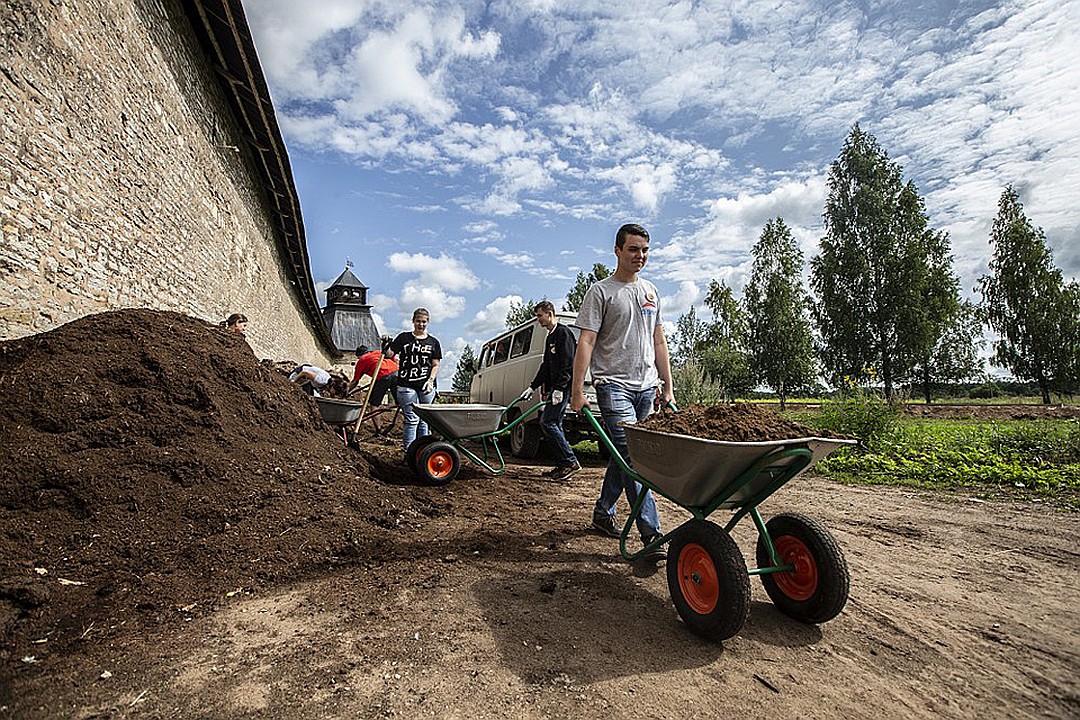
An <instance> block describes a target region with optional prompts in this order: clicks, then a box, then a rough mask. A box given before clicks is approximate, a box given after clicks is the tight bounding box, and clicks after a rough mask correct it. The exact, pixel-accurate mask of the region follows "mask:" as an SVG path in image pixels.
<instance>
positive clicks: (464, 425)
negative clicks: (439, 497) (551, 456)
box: [405, 401, 544, 485]
mask: <svg viewBox="0 0 1080 720" xmlns="http://www.w3.org/2000/svg"><path fill="white" fill-rule="evenodd" d="M543 406H544V401H540V402H538V403H536V404H535V405H534V406H532V407H531V408H529V409H528V410H526V411H525V412H523V413H521V414H520V415H518V416H517V417H515V418H514V419H513V420H511V421H510V422H507V421H506V413H507V411H508V410H509V409H510V408H509V407H503V406H502V405H490V404H486V403H473V404H452V403H446V404H435V403H418V404H415V405H413V410H414V411H416V414H417V415H419V416H420V419H421V420H423V421H424V422H426V423H427V425H428V428H429V429H430V430H431V431H432V432H431V434H428V435H422V436H420V437H418V438H416V439H415V440H413V441H412V443H410V444H409V447H408V448H407V449H406V450H405V459H406V461H407V462H408V464H409V467H410V468H411V469H412V471H413V472H415V473H416V474H417V475H418V476H420V478H421V479H422V480H424V481H425V482H427V483H429V484H431V485H446V484H447V483H449V482H450V481H451V480H453V479H454V478H455V477H457V474H458V472H460V470H461V456H462V455H464V456H465V457H467V458H468V459H469V460H471V461H472V462H473V463H474V464H476V465H478V466H480V467H482V468H484V469H485V470H487V471H488V472H490V473H492V474H494V475H498V474H499V473H501V472H502V471H503V470H505V469H506V460H505V459H504V458H503V454H502V450H500V449H499V443H498V437H499V436H501V435H506V434H507V433H511V432H513V431H514V429H515V428H516V427H517V426H518V425H520V424H521V423H523V422H525V420H526V419H528V417H529V416H530V415H532V414H533V413H534V412H536V411H537V410H539V409H540V408H541V407H543ZM511 407H512V406H511ZM478 453H481V454H482V457H481V454H478Z"/></svg>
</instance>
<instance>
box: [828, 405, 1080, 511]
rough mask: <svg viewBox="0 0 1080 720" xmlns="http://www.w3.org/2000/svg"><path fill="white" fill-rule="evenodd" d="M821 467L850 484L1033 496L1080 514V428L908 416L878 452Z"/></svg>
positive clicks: (836, 457)
mask: <svg viewBox="0 0 1080 720" xmlns="http://www.w3.org/2000/svg"><path fill="white" fill-rule="evenodd" d="M817 468H818V470H819V471H821V472H822V473H824V474H826V475H828V476H830V477H833V478H834V479H837V480H841V481H844V482H854V483H870V484H895V485H909V486H914V487H926V488H934V489H954V490H955V489H961V488H963V489H966V490H968V491H969V492H971V491H974V492H983V491H993V490H999V489H1008V490H1010V491H1014V490H1023V491H1032V492H1034V493H1036V494H1038V495H1042V496H1044V497H1047V498H1052V499H1053V500H1054V501H1055V502H1058V503H1060V504H1062V505H1064V506H1065V507H1070V508H1072V509H1080V425H1078V424H1077V422H1076V421H1075V420H1069V421H1059V420H1010V421H995V422H973V421H958V420H928V419H908V420H905V421H903V422H902V423H900V424H898V425H897V427H896V428H895V430H894V432H893V433H892V434H891V436H890V437H889V439H888V441H887V442H882V443H879V444H878V445H877V447H876V448H874V449H873V450H872V451H862V452H844V451H840V452H837V453H834V454H833V455H832V456H830V457H829V458H827V459H826V460H824V461H822V462H821V463H819V464H818V465H817Z"/></svg>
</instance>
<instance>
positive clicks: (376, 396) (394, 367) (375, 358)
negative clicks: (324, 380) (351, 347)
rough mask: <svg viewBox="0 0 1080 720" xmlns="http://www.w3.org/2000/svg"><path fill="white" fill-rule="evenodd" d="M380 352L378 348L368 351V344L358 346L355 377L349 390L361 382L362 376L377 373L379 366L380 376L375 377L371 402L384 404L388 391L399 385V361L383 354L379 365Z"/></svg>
mask: <svg viewBox="0 0 1080 720" xmlns="http://www.w3.org/2000/svg"><path fill="white" fill-rule="evenodd" d="M380 355H381V354H380V353H379V351H378V350H372V351H370V352H369V351H368V347H367V345H361V346H360V347H358V348H356V369H355V370H353V379H352V382H350V383H349V392H350V393H351V392H352V391H353V389H354V388H356V387H357V386H358V385H359V384H360V378H362V377H364V376H365V375H367V376H368V377H370V376H371V375H374V374H375V368H376V366H378V368H379V376H378V377H377V378H375V387H374V388H372V390H371V404H372V405H382V401H383V399H384V398H385V396H386V393H387V392H390V391H392V390H393V389H394V387H395V386H397V379H398V373H397V371H398V361H397V359H396V358H388V357H386V356H382V364H381V365H379V357H380Z"/></svg>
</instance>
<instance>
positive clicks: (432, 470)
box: [417, 442, 461, 485]
mask: <svg viewBox="0 0 1080 720" xmlns="http://www.w3.org/2000/svg"><path fill="white" fill-rule="evenodd" d="M417 465H418V466H419V468H418V472H419V474H420V477H421V478H423V479H424V481H425V482H427V483H428V484H430V485H446V484H447V483H449V482H450V481H451V480H453V479H454V478H455V477H457V474H458V471H459V470H461V455H460V454H459V453H458V450H457V448H456V447H454V446H453V445H451V444H450V443H447V442H434V443H431V444H430V445H428V446H427V447H425V448H423V449H422V450H420V456H419V458H418V459H417Z"/></svg>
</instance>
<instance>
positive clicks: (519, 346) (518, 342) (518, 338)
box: [510, 327, 533, 358]
mask: <svg viewBox="0 0 1080 720" xmlns="http://www.w3.org/2000/svg"><path fill="white" fill-rule="evenodd" d="M532 336H533V329H532V328H531V327H529V328H525V329H524V330H522V331H521V332H519V333H518V334H517V335H515V336H514V344H513V345H511V346H510V357H511V358H516V357H521V356H522V355H524V354H526V353H527V352H529V345H531V344H532Z"/></svg>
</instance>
